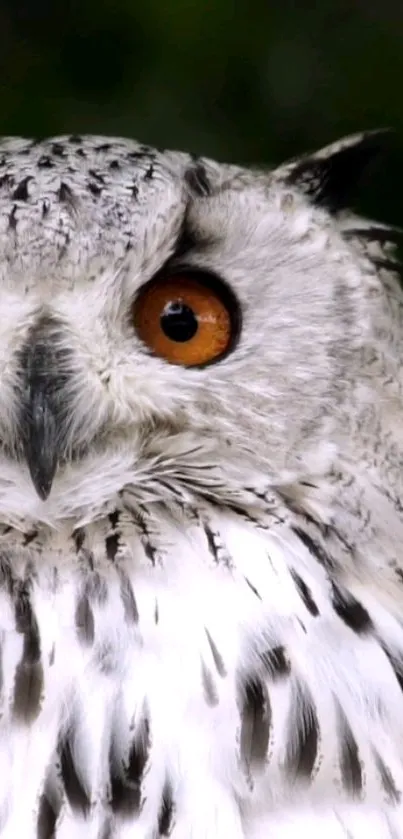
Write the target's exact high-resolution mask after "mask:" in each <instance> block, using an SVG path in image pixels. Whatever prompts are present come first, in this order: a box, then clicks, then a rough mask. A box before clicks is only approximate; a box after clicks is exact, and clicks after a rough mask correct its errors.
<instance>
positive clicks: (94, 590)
mask: <svg viewBox="0 0 403 839" xmlns="http://www.w3.org/2000/svg"><path fill="white" fill-rule="evenodd" d="M82 558H83V559H85V560H86V561H87V562H88V565H89V569H90V573H89V574H88V575H87V577H86V580H85V585H84V593H85V595H86V596H87V597H88V599H89V600H91V601H95V602H96V603H100V604H102V603H106V601H107V600H108V586H107V583H106V580H105V579H104V578H103V577H101V575H100V574H99V572H98V571H95V570H94V556H93V554H92V553H91V551H85V553H84V555H83V557H82Z"/></svg>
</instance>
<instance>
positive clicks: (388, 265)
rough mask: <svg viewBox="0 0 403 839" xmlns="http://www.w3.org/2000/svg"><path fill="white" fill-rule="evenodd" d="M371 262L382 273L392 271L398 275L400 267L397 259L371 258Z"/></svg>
mask: <svg viewBox="0 0 403 839" xmlns="http://www.w3.org/2000/svg"><path fill="white" fill-rule="evenodd" d="M371 262H372V263H373V265H375V267H376V268H378V269H379V270H380V271H390V272H391V273H396V272H397V271H398V270H399V267H400V266H399V262H398V261H397V260H396V259H392V258H389V259H388V258H387V257H384V258H382V257H379V256H371Z"/></svg>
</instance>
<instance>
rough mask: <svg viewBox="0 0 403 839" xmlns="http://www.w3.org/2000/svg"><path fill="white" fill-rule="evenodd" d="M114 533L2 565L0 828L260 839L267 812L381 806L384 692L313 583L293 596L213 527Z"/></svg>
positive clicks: (399, 776) (382, 673)
mask: <svg viewBox="0 0 403 839" xmlns="http://www.w3.org/2000/svg"><path fill="white" fill-rule="evenodd" d="M115 535H116V534H114V533H111V532H110V531H109V530H105V529H104V530H102V528H97V529H96V530H93V531H89V532H88V533H87V534H85V539H84V540H82V539H81V538H80V540H79V544H78V545H77V544H75V546H74V551H75V553H74V552H72V550H70V551H66V552H65V553H63V550H62V549H60V546H59V544H58V543H56V542H54V544H53V552H52V550H51V549H50V548H51V546H49V545H42V546H41V548H40V551H38V554H37V555H35V554H34V553H32V551H31V552H29V553H27V552H26V551H23V550H20V549H13V550H12V551H10V552H9V556H10V562H8V563H5V564H4V563H3V567H2V571H3V576H2V585H1V587H0V616H1V617H0V632H1V634H0V643H1V653H2V686H1V714H2V715H1V718H0V773H1V777H2V778H4V779H5V780H4V783H3V787H2V792H1V795H0V835H1V836H4V837H6V839H9V838H10V839H14V837H15V836H17V835H18V836H26V837H27V839H31V837H34V836H35V837H38V839H51V837H55V839H67V837H68V838H69V839H73V837H74V839H75V837H76V836H77V837H81V836H82V837H83V838H84V837H85V839H87V838H88V837H94V839H105V837H106V839H121V837H126V836H128V837H129V836H130V837H132V836H138V837H139V839H148V837H150V839H153V837H156V839H157V837H162V836H169V835H172V836H173V837H174V839H182V837H183V839H185V837H186V839H188V837H195V839H196V837H199V836H200V837H214V838H215V839H221V837H223V839H224V837H227V836H229V835H231V837H232V838H235V837H239V839H241V837H256V838H257V837H259V839H260V837H261V836H265V831H267V829H268V828H269V827H271V826H273V825H277V820H278V818H279V816H280V815H281V813H282V812H284V808H285V809H286V810H287V809H289V808H291V809H292V810H293V811H295V810H296V809H297V810H298V808H299V807H300V805H301V806H302V805H304V806H305V805H306V804H309V806H312V805H315V806H316V805H318V806H322V804H323V801H324V800H326V801H327V802H328V806H335V805H338V803H340V802H343V801H344V802H345V801H346V800H350V799H353V800H362V801H368V800H372V801H374V802H375V801H377V802H378V805H377V806H379V807H382V806H384V803H385V802H386V804H387V806H388V807H389V806H390V807H395V806H396V805H397V803H398V801H399V784H400V782H402V784H403V773H402V767H401V762H400V759H399V749H400V743H401V742H402V741H403V732H402V730H401V726H400V723H398V720H397V718H396V717H394V718H393V713H394V711H395V710H396V709H397V708H399V707H401V695H400V693H399V690H398V687H397V685H396V684H395V682H396V680H395V677H394V674H393V672H392V671H389V670H388V669H387V662H386V659H385V660H384V659H383V658H382V656H381V655H380V654H379V651H377V650H376V649H375V653H376V655H377V656H378V658H377V659H376V658H372V660H373V661H374V662H375V661H376V667H375V670H374V671H373V673H371V674H370V671H369V669H368V667H367V663H368V661H369V659H370V658H371V655H372V656H374V649H372V651H371V647H368V650H367V649H366V647H365V645H364V646H363V645H362V642H361V641H357V643H358V644H361V647H360V653H359V657H355V653H356V652H357V650H356V639H355V637H354V636H353V635H352V634H350V635H349V634H347V635H346V633H345V626H343V625H342V624H341V623H340V621H339V619H338V618H337V616H336V615H334V614H333V612H331V611H330V610H328V615H327V617H326V615H325V614H324V613H325V612H326V608H327V604H326V597H325V593H326V589H325V587H324V586H322V589H323V590H322V591H321V585H320V584H321V582H322V583H323V580H322V577H321V575H317V578H316V580H315V578H314V572H313V569H311V576H310V577H309V582H310V585H311V589H310V591H311V595H310V599H309V598H307V595H306V590H305V589H304V587H303V586H302V589H301V584H300V583H299V585H298V586H297V587H295V585H294V583H295V579H294V578H293V577H292V574H290V567H289V566H290V562H289V556H288V555H287V553H284V551H279V550H278V547H276V543H275V541H272V542H270V541H267V539H264V538H261V537H260V536H258V535H256V534H255V535H254V537H253V538H252V536H250V538H249V537H248V538H246V537H245V534H244V533H243V531H242V528H240V527H238V526H233V525H232V524H231V523H230V524H228V522H227V523H224V524H223V527H222V529H221V533H220V534H218V531H217V532H216V533H215V535H214V534H213V533H212V531H209V532H208V533H207V534H206V533H205V532H204V535H203V534H200V533H198V532H196V533H195V534H193V535H192V534H191V533H188V534H187V536H186V538H176V539H175V538H173V535H172V533H170V534H168V536H167V537H166V538H165V540H164V549H162V548H161V545H162V540H161V538H158V536H157V535H156V534H154V535H153V536H152V538H151V537H149V541H148V542H147V543H146V544H144V542H143V541H142V539H141V538H140V537H139V534H138V531H137V529H136V530H135V531H134V530H132V531H130V533H129V534H128V533H127V527H126V531H125V530H124V529H123V528H122V531H121V533H120V535H119V538H118V539H116V538H115V539H114V542H113V550H112V543H111V542H108V541H107V540H108V539H110V538H111V537H112V536H115ZM213 536H214V540H215V541H214V545H215V548H214V550H213V549H212V546H211V542H212V540H213ZM219 536H220V538H219ZM245 538H246V541H245ZM108 545H109V547H108ZM151 549H152V550H151ZM290 556H292V554H291V553H290ZM33 559H34V560H35V561H33ZM306 560H307V557H306V556H304V555H302V556H301V564H302V561H303V562H305V564H306ZM306 579H308V577H307V578H306ZM301 590H302V591H303V592H304V597H301V596H300V595H301ZM314 606H315V608H314ZM316 621H319V622H316ZM347 642H348V643H347ZM349 645H350V648H351V649H350V650H349ZM350 654H351V655H350ZM348 655H350V659H349V658H348ZM346 656H347V657H346ZM360 662H363V664H362V665H361V663H360ZM346 665H347V667H348V669H349V672H350V674H351V679H352V684H351V687H352V691H351V694H350V693H348V691H346V687H345V683H344V680H343V677H342V674H343V672H344V670H345V667H346ZM360 667H361V669H360ZM325 672H327V674H328V679H327V681H326V680H325V679H324V677H323V674H324V673H325ZM352 697H353V699H352ZM354 697H355V698H354ZM335 700H337V701H335ZM366 703H367V705H368V709H369V710H368V711H367V710H366V708H367V705H366ZM382 703H383V710H382V714H381V713H379V714H374V711H373V709H374V708H375V706H379V708H381V705H382ZM385 703H386V704H387V705H388V707H387V708H386V705H385ZM385 708H386V710H387V714H386V715H385V712H384V709H385ZM371 714H372V719H371V718H370V715H371ZM382 715H383V716H382ZM363 723H364V724H363ZM393 725H395V728H394V730H393V738H392V737H391V730H392V728H393ZM368 732H370V733H369V734H368ZM21 802H23V804H22V803H21ZM284 830H285V831H286V832H285V833H284V836H287V837H288V836H294V834H293V833H290V832H287V831H288V830H289V828H288V827H285V828H284ZM279 835H281V834H279ZM341 835H344V834H341Z"/></svg>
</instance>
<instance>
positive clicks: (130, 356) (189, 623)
mask: <svg viewBox="0 0 403 839" xmlns="http://www.w3.org/2000/svg"><path fill="white" fill-rule="evenodd" d="M378 140H379V137H378V135H377V134H369V135H356V136H355V137H352V138H348V139H347V140H344V141H341V142H340V143H336V144H334V145H333V146H330V147H328V148H327V149H325V150H322V151H320V152H318V153H317V154H312V155H308V156H306V157H304V158H301V159H298V160H295V161H292V162H290V163H287V164H285V165H284V166H281V167H279V168H278V169H276V170H273V171H272V172H264V171H252V170H250V171H248V170H243V169H241V168H238V167H235V166H225V165H222V164H218V163H214V162H212V161H209V160H199V159H195V158H192V157H191V156H189V155H186V154H180V153H172V152H157V151H155V150H153V149H149V148H147V147H144V146H140V145H138V144H137V143H135V142H132V141H128V140H123V139H108V138H99V137H95V138H94V137H83V138H79V137H70V138H67V137H66V138H54V139H51V140H47V141H42V142H33V141H27V140H19V139H16V138H6V139H4V140H3V141H2V142H1V144H0V255H1V259H0V294H1V301H2V305H1V307H0V319H1V328H0V653H1V656H0V660H1V667H0V674H1V678H0V708H1V714H0V770H1V778H2V784H1V788H0V835H1V837H4V839H15V837H16V836H19V837H26V839H73V837H74V839H84V837H85V839H129V837H130V839H136V838H137V837H138V839H160V838H161V837H167V836H170V837H172V839H228V837H231V839H267V837H269V836H270V837H271V836H273V837H276V839H299V837H300V836H301V835H304V831H306V835H309V837H310V839H319V837H320V839H322V836H323V832H324V831H326V836H327V839H342V837H349V839H350V837H353V839H361V837H364V836H365V839H399V837H403V805H402V803H401V795H402V790H403V713H402V711H403V696H402V689H403V619H402V611H403V562H402V558H401V545H402V543H403V507H402V504H401V500H400V499H401V497H402V480H403V479H402V469H401V461H402V456H403V432H402V422H401V415H402V376H403V373H402V369H403V366H402V350H401V344H402V341H401V333H402V311H403V294H402V291H401V289H400V284H399V279H398V273H397V272H398V266H397V262H396V256H395V250H394V243H395V242H396V241H397V238H398V231H394V230H390V229H388V228H387V227H386V226H384V225H381V224H378V223H375V222H369V221H365V220H363V219H360V218H357V217H355V216H354V215H353V214H352V213H350V212H349V211H348V210H347V204H346V202H347V196H348V192H349V190H350V187H352V186H353V181H354V180H355V179H356V175H357V174H358V172H359V170H360V167H361V164H362V165H363V164H364V163H365V162H366V161H367V158H369V157H370V156H371V155H372V154H373V152H374V151H375V150H376V146H377V144H378ZM184 266H188V267H193V268H197V269H199V270H207V271H214V272H215V273H216V274H218V275H219V276H221V277H222V278H223V280H225V282H226V283H227V284H228V285H229V286H230V288H231V289H232V291H233V292H234V294H235V296H236V298H237V300H238V302H239V307H240V310H241V313H242V329H241V333H240V336H239V340H238V342H237V343H236V345H235V346H234V349H233V351H232V352H231V353H229V354H228V355H227V356H226V357H225V358H224V359H223V360H222V361H220V362H219V363H217V364H215V365H211V366H210V367H207V368H205V369H184V368H180V367H178V366H175V365H169V364H168V363H167V362H165V361H163V360H162V359H159V358H157V357H155V356H153V355H152V353H150V352H149V351H148V350H147V348H146V347H145V346H144V345H143V344H142V342H141V341H140V340H139V338H138V336H137V335H136V333H135V331H134V329H133V323H132V319H131V316H130V311H131V304H132V301H133V300H134V299H135V297H136V294H137V293H138V291H139V289H140V288H141V287H142V286H143V285H144V283H145V282H147V281H148V280H149V279H151V278H152V277H153V276H154V275H155V274H156V273H157V272H159V271H160V270H161V269H163V268H164V270H175V269H177V268H178V267H181V268H183V267H184ZM38 353H42V356H41V358H43V353H45V357H46V359H47V364H48V368H46V369H45V368H44V370H45V373H46V375H47V376H49V377H50V379H51V380H52V381H53V385H52V390H51V393H50V395H49V399H50V400H53V402H52V404H54V405H56V407H57V415H58V417H59V420H60V426H59V427H58V428H57V430H56V432H55V434H56V435H57V445H58V452H59V456H58V468H57V471H56V474H55V477H54V480H53V485H52V489H51V492H50V494H49V496H48V497H47V498H46V499H45V500H43V499H41V498H40V497H39V496H38V494H37V492H36V491H35V488H34V485H33V481H32V479H31V477H32V476H31V474H30V471H29V469H28V466H27V463H26V451H27V447H28V446H29V445H32V440H31V441H30V440H28V442H27V437H26V432H25V425H26V422H27V420H26V410H27V404H28V398H29V394H28V392H27V387H28V385H27V382H28V384H29V382H30V381H31V380H30V379H29V376H30V375H31V374H30V373H29V372H27V371H29V370H30V369H31V368H30V359H32V358H34V357H35V358H36V357H37V356H38ZM29 386H30V387H31V386H32V382H31V384H29ZM28 389H29V388H28ZM55 410H56V408H55ZM24 412H25V413H24ZM24 435H25V436H24Z"/></svg>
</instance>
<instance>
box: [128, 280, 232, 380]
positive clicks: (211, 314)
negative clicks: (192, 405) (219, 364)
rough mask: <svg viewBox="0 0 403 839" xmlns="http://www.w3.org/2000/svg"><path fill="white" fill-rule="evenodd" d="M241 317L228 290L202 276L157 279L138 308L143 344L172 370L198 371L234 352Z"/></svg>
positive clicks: (135, 313) (136, 322) (135, 312)
mask: <svg viewBox="0 0 403 839" xmlns="http://www.w3.org/2000/svg"><path fill="white" fill-rule="evenodd" d="M238 320H239V317H238V311H237V304H236V301H235V299H234V298H233V296H232V293H231V292H230V291H229V289H228V288H227V286H225V285H224V283H223V282H222V281H221V280H219V279H218V278H217V277H213V276H212V275H210V274H204V273H203V274H202V273H197V272H196V273H195V272H190V273H186V274H185V273H178V274H172V275H168V276H167V275H165V276H163V275H161V276H159V277H156V278H154V279H153V280H151V281H150V282H149V283H147V284H146V285H145V286H143V288H142V289H140V292H139V294H138V296H137V298H136V300H135V301H134V304H133V322H134V326H135V329H136V332H137V334H138V336H139V338H140V339H141V340H142V341H143V343H144V344H146V345H147V347H148V348H149V349H150V350H152V352H153V353H154V354H155V355H158V356H160V357H161V358H164V359H166V361H169V362H171V364H182V365H183V366H185V367H199V366H203V365H206V364H211V363H212V362H213V361H218V360H219V359H221V358H222V357H223V356H224V355H226V354H227V353H228V351H229V350H230V349H231V348H232V347H233V344H234V339H235V338H236V334H237V331H238Z"/></svg>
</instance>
